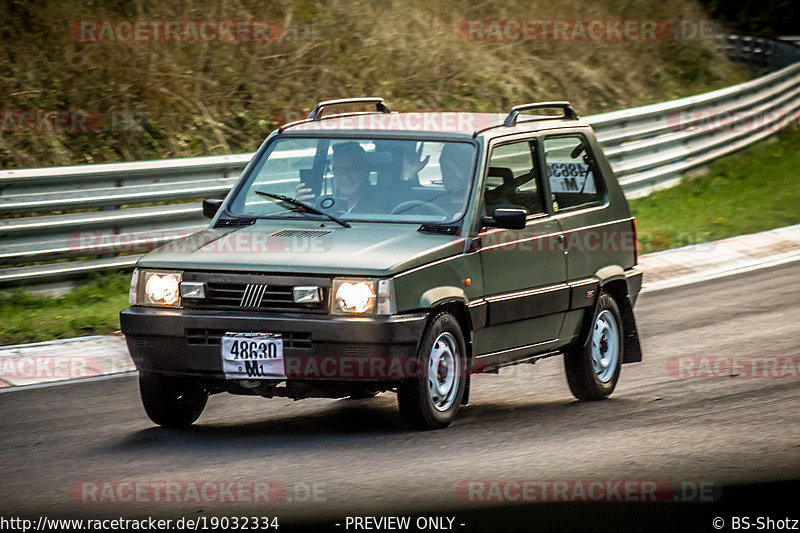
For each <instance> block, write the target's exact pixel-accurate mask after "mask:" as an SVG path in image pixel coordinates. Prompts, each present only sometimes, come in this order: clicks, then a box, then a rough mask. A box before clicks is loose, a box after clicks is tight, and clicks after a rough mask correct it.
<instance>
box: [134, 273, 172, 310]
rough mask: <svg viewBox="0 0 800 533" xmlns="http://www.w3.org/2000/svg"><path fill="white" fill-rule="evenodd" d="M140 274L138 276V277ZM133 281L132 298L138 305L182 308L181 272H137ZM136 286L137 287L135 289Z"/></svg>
mask: <svg viewBox="0 0 800 533" xmlns="http://www.w3.org/2000/svg"><path fill="white" fill-rule="evenodd" d="M136 272H138V276H136V275H135V274H136ZM136 272H135V273H134V280H133V281H131V297H133V296H134V295H135V298H136V302H135V303H136V304H137V305H151V306H155V307H180V305H181V295H180V285H181V278H182V277H183V275H182V273H181V272H164V271H155V270H137V271H136ZM134 285H136V286H135V287H134Z"/></svg>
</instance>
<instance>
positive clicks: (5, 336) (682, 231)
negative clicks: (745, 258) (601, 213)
mask: <svg viewBox="0 0 800 533" xmlns="http://www.w3.org/2000/svg"><path fill="white" fill-rule="evenodd" d="M798 145H800V133H797V132H793V133H782V134H780V135H778V136H777V137H776V138H775V140H774V141H772V142H764V143H759V144H757V145H755V146H752V147H750V148H748V149H747V150H745V151H743V152H740V153H738V154H735V155H732V156H730V157H727V158H725V159H722V160H720V161H717V162H716V163H714V164H713V165H712V166H711V167H710V168H709V170H708V172H706V173H704V174H703V175H701V176H697V177H694V178H690V179H686V180H684V181H683V182H682V183H681V184H679V185H677V186H675V187H673V188H670V189H666V190H663V191H657V192H655V193H653V194H651V195H649V196H647V197H645V198H640V199H637V200H632V201H631V202H630V205H631V210H632V212H633V214H634V215H635V216H636V218H637V225H638V229H639V249H640V252H641V253H647V252H653V251H657V250H663V249H666V248H675V247H678V246H684V245H686V244H693V243H698V242H705V241H709V240H716V239H722V238H725V237H732V236H734V235H741V234H746V233H754V232H758V231H764V230H768V229H772V228H777V227H781V226H786V225H789V224H797V223H800V210H799V209H797V206H798V205H800V179H798V170H797V169H798V168H800V150H798V149H797V147H798ZM129 281H130V273H129V272H115V273H107V274H103V275H100V276H97V277H95V278H93V279H91V280H89V281H88V282H87V283H85V284H83V285H81V286H80V287H79V288H78V289H77V290H75V291H73V292H71V293H69V294H66V295H64V296H61V297H59V298H55V297H49V296H41V295H34V294H30V293H27V292H25V291H23V290H21V289H20V290H17V291H15V292H11V293H2V292H0V324H2V326H0V345H4V346H5V345H10V344H20V343H26V342H38V341H44V340H50V339H60V338H69V337H77V336H81V335H95V334H104V333H110V332H113V331H116V330H118V329H119V312H120V311H121V310H122V309H124V308H125V307H126V306H127V305H128V283H129Z"/></svg>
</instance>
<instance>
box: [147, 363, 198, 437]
mask: <svg viewBox="0 0 800 533" xmlns="http://www.w3.org/2000/svg"><path fill="white" fill-rule="evenodd" d="M139 393H140V394H141V397H142V405H144V410H145V412H147V416H148V417H149V418H150V420H152V421H153V422H155V423H156V424H158V425H159V426H166V427H187V426H190V425H192V423H194V421H195V420H197V419H198V418H199V417H200V414H201V413H202V412H203V409H204V408H205V406H206V402H207V401H208V391H207V390H206V389H205V388H204V387H203V386H202V385H200V384H199V383H197V381H195V380H193V379H190V378H176V377H169V376H163V375H161V374H151V373H149V372H141V373H140V374H139Z"/></svg>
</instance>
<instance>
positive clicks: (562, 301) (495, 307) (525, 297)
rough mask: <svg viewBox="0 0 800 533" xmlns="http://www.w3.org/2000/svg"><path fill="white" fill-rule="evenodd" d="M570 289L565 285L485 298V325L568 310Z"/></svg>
mask: <svg viewBox="0 0 800 533" xmlns="http://www.w3.org/2000/svg"><path fill="white" fill-rule="evenodd" d="M569 299H570V288H569V286H568V285H566V284H560V285H553V286H552V287H544V288H541V289H534V290H530V291H524V292H517V293H510V294H503V295H498V296H492V297H489V298H486V301H487V303H488V304H489V305H488V307H489V309H488V319H487V325H490V326H493V325H496V324H505V323H507V322H515V321H517V320H527V319H529V318H535V317H537V316H545V315H552V314H554V313H563V312H564V311H566V310H567V309H569Z"/></svg>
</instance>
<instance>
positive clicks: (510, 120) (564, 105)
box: [503, 100, 578, 127]
mask: <svg viewBox="0 0 800 533" xmlns="http://www.w3.org/2000/svg"><path fill="white" fill-rule="evenodd" d="M554 108H555V109H563V110H564V117H563V118H566V119H568V120H578V114H577V113H576V112H575V110H574V109H573V108H572V104H570V103H569V102H567V101H566V100H564V101H559V102H535V103H532V104H522V105H518V106H514V107H512V108H511V109H510V110H509V111H508V115H506V120H505V122H504V123H503V125H504V126H506V127H511V126H514V125H516V124H517V117H519V114H520V112H521V111H530V110H532V109H554ZM531 120H539V119H538V118H536V119H529V120H525V121H523V122H530V121H531Z"/></svg>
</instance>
